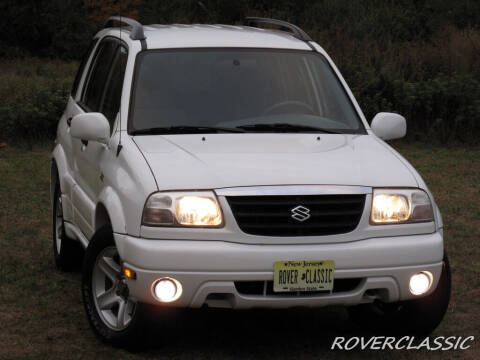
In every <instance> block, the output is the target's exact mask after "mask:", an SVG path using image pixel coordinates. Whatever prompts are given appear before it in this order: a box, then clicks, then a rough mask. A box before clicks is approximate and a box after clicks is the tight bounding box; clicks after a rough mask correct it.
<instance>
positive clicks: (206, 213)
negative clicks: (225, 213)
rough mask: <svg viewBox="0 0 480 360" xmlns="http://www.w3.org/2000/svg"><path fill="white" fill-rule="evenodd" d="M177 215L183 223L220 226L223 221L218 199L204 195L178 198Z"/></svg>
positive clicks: (178, 219)
mask: <svg viewBox="0 0 480 360" xmlns="http://www.w3.org/2000/svg"><path fill="white" fill-rule="evenodd" d="M175 217H176V219H177V221H178V223H179V224H181V225H190V226H218V225H220V224H221V223H222V214H221V212H220V208H219V206H218V203H217V201H216V200H215V199H213V198H209V197H203V196H182V197H181V198H179V199H177V206H176V207H175Z"/></svg>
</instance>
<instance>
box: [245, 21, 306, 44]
mask: <svg viewBox="0 0 480 360" xmlns="http://www.w3.org/2000/svg"><path fill="white" fill-rule="evenodd" d="M245 22H246V25H247V26H251V25H253V24H271V25H278V26H281V27H283V28H286V29H289V30H290V31H291V32H292V33H293V36H294V37H296V38H297V39H299V40H302V41H307V42H308V41H312V38H311V37H310V36H308V34H307V33H306V32H305V31H303V30H302V29H300V28H299V27H298V26H297V25H293V24H290V23H289V22H286V21H283V20H277V19H269V18H261V17H247V18H245Z"/></svg>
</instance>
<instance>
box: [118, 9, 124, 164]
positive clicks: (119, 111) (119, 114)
mask: <svg viewBox="0 0 480 360" xmlns="http://www.w3.org/2000/svg"><path fill="white" fill-rule="evenodd" d="M119 17H120V40H121V39H122V15H120V16H119ZM118 116H119V117H120V119H119V120H120V126H119V129H118V131H119V134H118V138H119V139H118V146H117V157H118V155H119V154H120V151H121V150H122V147H123V146H122V94H121V93H120V105H119V107H118Z"/></svg>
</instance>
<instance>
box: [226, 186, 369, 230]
mask: <svg viewBox="0 0 480 360" xmlns="http://www.w3.org/2000/svg"><path fill="white" fill-rule="evenodd" d="M227 201H228V203H229V204H230V207H231V209H232V212H233V215H234V216H235V219H236V220H237V223H238V226H239V227H240V229H242V231H243V232H245V233H247V234H252V235H263V236H315V235H333V234H344V233H347V232H350V231H353V230H354V229H355V228H356V227H357V225H358V222H359V221H360V218H361V216H362V213H363V208H364V206H365V195H364V194H358V195H357V194H354V195H286V196H285V195H273V196H271V195H268V196H228V197H227ZM295 209H296V210H295Z"/></svg>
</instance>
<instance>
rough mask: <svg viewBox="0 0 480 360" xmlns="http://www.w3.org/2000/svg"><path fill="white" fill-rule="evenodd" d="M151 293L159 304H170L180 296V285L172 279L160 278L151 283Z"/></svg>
mask: <svg viewBox="0 0 480 360" xmlns="http://www.w3.org/2000/svg"><path fill="white" fill-rule="evenodd" d="M153 293H154V294H155V297H156V298H157V300H159V301H161V302H172V301H175V300H177V299H178V298H180V296H181V295H182V284H180V282H179V281H178V280H175V279H172V278H161V279H158V280H157V281H155V282H154V283H153Z"/></svg>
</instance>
